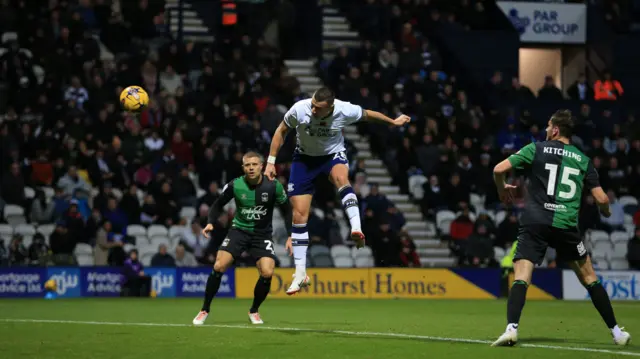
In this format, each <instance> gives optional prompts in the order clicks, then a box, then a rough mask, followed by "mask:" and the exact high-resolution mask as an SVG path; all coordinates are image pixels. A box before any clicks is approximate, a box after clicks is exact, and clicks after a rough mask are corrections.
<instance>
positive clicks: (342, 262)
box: [333, 256, 355, 268]
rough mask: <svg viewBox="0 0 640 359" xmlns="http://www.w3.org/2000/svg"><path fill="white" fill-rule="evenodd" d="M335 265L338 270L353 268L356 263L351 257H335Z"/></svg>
mask: <svg viewBox="0 0 640 359" xmlns="http://www.w3.org/2000/svg"><path fill="white" fill-rule="evenodd" d="M333 264H334V265H335V266H336V267H337V268H353V266H354V265H355V263H354V262H353V258H351V257H342V256H340V257H334V258H333Z"/></svg>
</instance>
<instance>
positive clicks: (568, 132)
mask: <svg viewBox="0 0 640 359" xmlns="http://www.w3.org/2000/svg"><path fill="white" fill-rule="evenodd" d="M551 124H552V125H553V126H556V127H558V129H559V130H560V136H563V137H571V136H572V135H573V127H574V126H575V123H574V121H573V115H571V111H569V110H558V111H556V113H554V114H553V115H552V116H551Z"/></svg>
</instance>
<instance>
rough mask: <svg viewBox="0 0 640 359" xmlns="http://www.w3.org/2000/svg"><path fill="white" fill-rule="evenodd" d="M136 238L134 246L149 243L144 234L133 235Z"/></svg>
mask: <svg viewBox="0 0 640 359" xmlns="http://www.w3.org/2000/svg"><path fill="white" fill-rule="evenodd" d="M135 238H136V246H141V245H142V246H144V245H146V244H149V238H148V237H147V236H146V235H144V236H135Z"/></svg>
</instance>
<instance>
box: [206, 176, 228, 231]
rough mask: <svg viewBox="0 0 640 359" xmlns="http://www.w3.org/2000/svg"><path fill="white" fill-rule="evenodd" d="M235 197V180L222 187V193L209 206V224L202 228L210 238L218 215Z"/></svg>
mask: <svg viewBox="0 0 640 359" xmlns="http://www.w3.org/2000/svg"><path fill="white" fill-rule="evenodd" d="M232 199H233V181H231V182H229V183H227V184H226V185H225V186H224V188H223V189H222V194H221V195H220V197H218V199H216V201H215V202H213V204H212V205H211V208H209V213H208V215H207V225H206V226H205V227H204V229H203V230H202V234H203V235H204V236H205V237H207V238H209V232H211V231H212V230H213V224H214V223H216V221H217V220H218V217H220V214H221V213H222V210H223V209H224V206H226V205H227V203H229V202H230V201H231V200H232Z"/></svg>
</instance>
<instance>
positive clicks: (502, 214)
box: [495, 211, 507, 226]
mask: <svg viewBox="0 0 640 359" xmlns="http://www.w3.org/2000/svg"><path fill="white" fill-rule="evenodd" d="M505 218H507V212H506V211H498V212H497V213H496V220H495V224H496V226H499V225H500V223H502V222H504V219H505Z"/></svg>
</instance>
